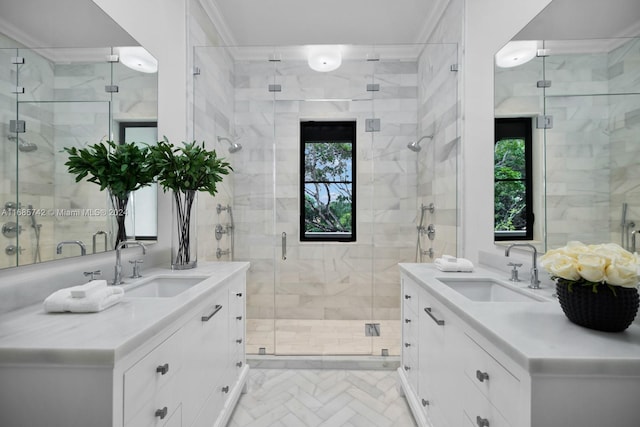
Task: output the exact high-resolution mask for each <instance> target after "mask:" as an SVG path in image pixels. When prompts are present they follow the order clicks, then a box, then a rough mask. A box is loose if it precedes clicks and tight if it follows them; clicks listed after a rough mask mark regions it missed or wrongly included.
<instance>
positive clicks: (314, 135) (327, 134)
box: [299, 120, 357, 242]
mask: <svg viewBox="0 0 640 427" xmlns="http://www.w3.org/2000/svg"><path fill="white" fill-rule="evenodd" d="M356 129H357V126H356V121H347V120H344V121H313V120H308V121H301V122H300V191H299V197H300V215H299V216H300V236H299V238H300V241H301V242H355V241H356V224H357V220H356V176H357V175H356V163H357V162H356V145H357V142H356V133H357V132H356ZM319 140H327V143H332V142H333V143H337V142H345V141H349V142H350V143H351V181H350V183H351V233H340V232H327V233H315V232H314V233H311V234H308V233H306V232H305V200H306V199H305V184H306V183H308V182H309V183H310V182H315V181H306V180H305V175H306V174H305V144H306V143H307V142H310V143H311V142H314V143H317V142H318V141H319ZM329 140H333V141H329ZM334 182H341V183H348V182H349V181H327V183H334Z"/></svg>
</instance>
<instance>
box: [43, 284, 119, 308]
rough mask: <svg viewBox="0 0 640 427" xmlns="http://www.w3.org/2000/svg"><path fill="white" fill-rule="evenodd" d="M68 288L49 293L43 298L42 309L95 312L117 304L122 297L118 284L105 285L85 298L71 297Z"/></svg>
mask: <svg viewBox="0 0 640 427" xmlns="http://www.w3.org/2000/svg"><path fill="white" fill-rule="evenodd" d="M69 289H70V288H64V289H60V290H58V291H55V292H54V293H52V294H51V295H49V296H48V297H47V299H45V300H44V304H43V305H44V310H45V311H46V312H48V313H62V312H72V313H96V312H99V311H102V310H104V309H106V308H109V307H111V306H112V305H114V304H117V303H118V302H120V300H121V299H122V298H123V297H124V289H122V288H121V287H120V286H106V287H104V288H101V289H98V290H95V291H93V292H91V294H90V295H88V296H87V297H85V298H73V297H72V296H71V291H70V290H69Z"/></svg>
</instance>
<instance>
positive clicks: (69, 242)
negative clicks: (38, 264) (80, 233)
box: [56, 240, 87, 255]
mask: <svg viewBox="0 0 640 427" xmlns="http://www.w3.org/2000/svg"><path fill="white" fill-rule="evenodd" d="M64 245H78V246H80V255H86V254H87V247H86V246H85V244H84V243H82V240H66V241H64V242H60V243H58V246H56V253H57V254H58V255H60V254H61V253H62V247H63V246H64Z"/></svg>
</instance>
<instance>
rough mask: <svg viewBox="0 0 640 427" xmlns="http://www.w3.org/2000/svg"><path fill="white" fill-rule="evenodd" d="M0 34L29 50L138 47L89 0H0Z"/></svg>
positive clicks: (136, 43)
mask: <svg viewBox="0 0 640 427" xmlns="http://www.w3.org/2000/svg"><path fill="white" fill-rule="evenodd" d="M0 33H3V34H5V35H7V36H9V37H11V38H13V39H14V40H16V41H18V42H20V43H22V44H24V45H25V46H28V47H33V48H37V47H56V48H66V47H70V48H78V47H106V46H131V45H134V46H135V45H138V42H136V41H135V40H134V39H133V38H132V37H131V36H130V35H129V34H128V33H127V32H126V31H124V30H123V29H122V27H120V26H119V25H118V24H116V23H115V22H114V21H113V20H112V19H111V18H110V17H109V16H108V15H107V14H106V13H104V12H103V11H102V9H100V8H99V7H98V6H96V4H95V3H94V2H92V1H91V0H48V1H47V0H19V1H18V0H0Z"/></svg>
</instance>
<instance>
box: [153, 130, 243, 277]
mask: <svg viewBox="0 0 640 427" xmlns="http://www.w3.org/2000/svg"><path fill="white" fill-rule="evenodd" d="M149 162H150V165H151V169H152V170H153V171H154V173H155V174H156V177H157V180H158V183H159V184H160V185H161V186H162V189H163V190H164V191H167V190H172V191H173V197H174V202H175V206H176V221H177V226H178V230H177V231H178V247H177V248H176V251H175V253H174V254H173V261H172V264H173V265H174V266H188V265H189V264H190V263H191V262H192V261H191V259H192V256H191V255H192V254H191V249H190V240H191V236H190V231H189V229H190V223H191V209H192V207H193V202H194V201H195V196H196V192H197V191H206V192H207V193H209V194H211V195H212V196H215V195H216V193H217V192H218V189H217V184H218V183H219V182H220V181H222V179H223V178H224V175H228V174H229V172H230V171H232V170H233V169H232V168H231V165H230V164H229V163H227V162H226V161H225V160H224V158H219V157H218V155H217V154H216V151H215V150H211V151H209V150H207V149H206V148H205V147H204V142H203V143H202V144H198V143H196V142H195V141H193V142H190V143H186V142H184V143H183V145H182V146H179V147H175V146H174V145H173V144H171V143H170V142H169V140H168V139H167V137H164V140H163V141H160V142H158V144H157V145H155V146H153V147H150V155H149Z"/></svg>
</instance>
